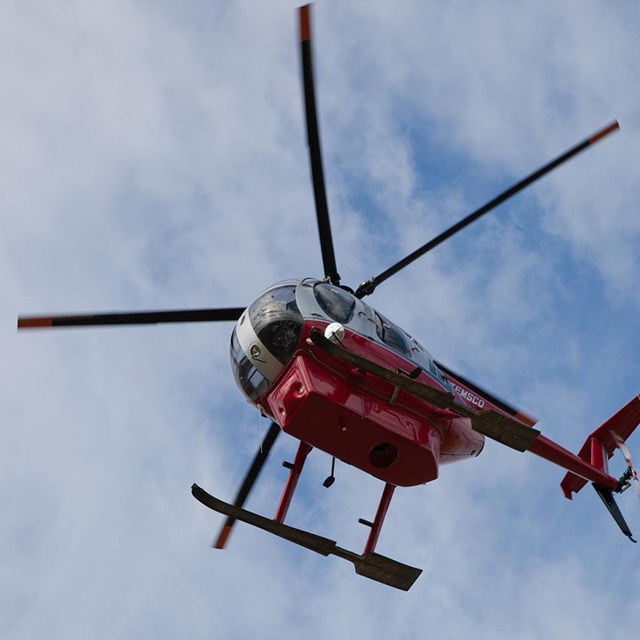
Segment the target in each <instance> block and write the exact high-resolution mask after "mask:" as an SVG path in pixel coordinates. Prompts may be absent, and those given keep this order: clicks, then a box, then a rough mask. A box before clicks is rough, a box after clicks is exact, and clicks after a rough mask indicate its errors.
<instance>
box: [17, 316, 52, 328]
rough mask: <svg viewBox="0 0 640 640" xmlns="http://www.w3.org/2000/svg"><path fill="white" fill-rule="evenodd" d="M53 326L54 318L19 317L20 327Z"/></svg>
mask: <svg viewBox="0 0 640 640" xmlns="http://www.w3.org/2000/svg"><path fill="white" fill-rule="evenodd" d="M52 326H53V318H18V329H42V328H45V327H52Z"/></svg>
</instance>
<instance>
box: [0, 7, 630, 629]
mask: <svg viewBox="0 0 640 640" xmlns="http://www.w3.org/2000/svg"><path fill="white" fill-rule="evenodd" d="M296 6H297V5H296V3H294V2H290V1H289V0H286V1H285V0H274V1H272V2H269V3H266V2H258V1H257V0H254V1H249V0H247V1H241V0H240V1H237V2H228V1H224V0H221V1H218V2H205V1H204V0H185V1H184V2H181V3H179V4H176V3H172V2H167V1H166V0H160V1H156V2H150V1H148V0H129V1H128V2H125V1H124V0H109V1H108V2H107V1H106V0H94V1H93V2H90V3H89V2H81V1H79V0H60V1H59V2H55V3H45V2H38V1H36V0H20V1H17V0H4V1H3V2H2V3H0V97H1V104H2V108H1V109H0V139H1V140H2V145H0V211H1V214H0V273H1V274H2V275H1V276H0V283H1V287H2V289H1V290H2V296H1V297H0V305H1V306H0V309H1V315H0V340H1V341H2V342H1V350H2V358H1V359H0V410H1V416H2V421H1V423H0V501H1V504H2V518H0V636H1V637H3V638H17V639H20V640H27V639H32V638H33V639H35V638H42V637H45V636H46V637H48V638H50V639H52V640H53V639H57V638H64V639H65V640H71V639H75V638H87V637H91V638H96V639H100V638H114V637H117V638H121V639H126V638H136V639H140V638H176V637H186V638H194V639H199V638H211V637H216V638H247V637H259V638H299V637H305V638H311V639H313V638H328V637H331V638H346V637H363V638H365V637H366V638H387V637H394V638H400V639H405V638H406V639H410V638H418V637H424V635H425V634H427V633H428V634H429V635H430V636H432V637H438V638H466V637H473V638H492V639H501V638H523V639H528V638H540V637H563V638H567V639H572V638H580V639H582V640H589V639H592V638H594V639H595V638H601V637H604V636H605V635H606V637H624V636H628V635H630V634H631V633H632V632H634V631H637V621H638V619H639V616H640V555H639V554H640V549H639V548H638V546H637V545H632V544H630V543H629V542H628V541H627V540H626V538H625V537H624V536H623V535H622V534H621V533H620V532H619V531H618V529H617V527H616V525H615V523H614V522H613V521H612V520H611V518H610V517H609V515H608V514H607V513H606V511H605V510H604V509H603V508H602V506H601V505H600V503H599V500H598V498H597V497H596V495H595V493H594V492H593V491H591V490H590V488H589V487H587V488H585V489H584V490H583V491H582V492H581V493H580V494H579V495H578V496H577V497H575V498H574V500H573V502H569V501H567V500H565V499H564V498H563V497H562V494H561V492H560V488H559V483H560V480H561V479H562V477H563V472H562V470H561V469H559V468H556V467H554V466H552V465H550V464H549V463H547V462H545V461H543V460H540V459H537V458H535V457H534V456H532V455H530V454H519V453H517V452H515V451H512V450H509V449H506V448H501V447H500V446H499V445H498V444H496V443H493V442H488V443H487V444H486V446H485V449H484V451H483V453H482V455H481V456H479V457H478V458H477V459H474V460H471V461H467V462H465V463H464V464H459V465H453V466H449V467H446V468H443V469H442V471H441V476H440V478H439V480H438V481H437V482H434V483H431V484H428V485H426V486H423V487H417V488H412V489H403V490H398V491H397V492H396V496H395V497H394V501H393V503H392V505H391V508H390V510H389V514H388V516H387V521H386V526H385V528H384V529H383V531H382V535H381V538H380V542H379V545H378V549H377V550H378V551H379V552H380V553H382V554H384V555H388V556H390V557H393V558H396V559H398V560H399V561H401V562H405V563H407V564H410V565H413V566H418V567H422V568H423V569H424V573H423V574H422V576H421V577H420V578H419V580H418V581H417V582H416V584H415V585H414V587H413V588H412V589H411V591H409V592H408V593H404V592H400V591H396V590H393V589H390V588H388V587H384V586H383V585H380V584H376V583H373V582H371V581H368V580H365V579H363V578H361V577H359V576H356V575H355V573H354V572H353V568H352V566H351V565H350V564H348V563H345V562H343V561H341V560H339V559H336V558H328V559H326V558H322V557H320V556H317V555H315V554H312V553H310V552H308V551H306V550H304V549H298V548H295V547H294V546H293V545H290V544H288V543H286V542H284V541H281V540H277V539H275V538H272V537H270V536H268V535H267V534H265V533H263V532H261V531H258V530H252V529H251V528H249V527H240V526H238V527H237V529H236V530H235V531H234V534H233V537H232V539H231V540H230V544H229V547H228V549H227V550H226V551H224V552H218V551H214V550H212V549H211V548H210V544H211V541H212V539H213V537H214V536H215V534H216V533H217V531H218V528H219V526H220V523H221V520H222V518H221V517H219V516H218V515H217V514H215V513H213V512H211V511H209V510H208V509H206V508H204V507H203V506H202V505H200V504H199V503H198V502H196V501H195V500H194V499H193V498H192V496H191V495H190V486H191V484H192V483H193V482H197V483H198V484H199V485H200V486H202V487H204V488H205V489H207V490H208V491H210V492H211V493H213V494H214V495H216V496H219V497H220V498H222V499H227V500H231V499H232V498H233V496H234V493H235V491H236V488H237V487H238V485H239V483H240V481H241V479H242V477H243V474H244V472H245V470H246V468H247V466H248V464H249V463H250V460H251V458H252V456H253V454H254V452H255V450H256V448H257V446H258V443H259V441H260V438H261V434H262V433H264V430H265V429H266V426H267V425H266V424H264V423H263V424H261V423H260V419H259V416H258V414H257V412H256V411H255V410H254V409H253V408H252V407H250V406H249V405H248V404H247V403H246V402H245V401H244V399H243V397H242V396H241V395H240V393H239V392H238V391H237V389H236V387H235V385H234V382H233V379H232V376H231V373H230V370H229V364H228V340H229V336H230V333H231V330H232V325H231V324H226V323H217V324H211V325H182V326H180V325H178V326H162V327H144V328H118V329H80V330H70V331H66V330H65V331H57V332H29V333H23V334H20V335H18V334H17V332H16V329H15V323H16V317H17V316H18V315H19V314H25V315H27V314H37V313H43V314H47V313H52V314H55V313H73V312H91V311H122V310H138V309H141V310H142V309H173V308H176V309H179V308H197V307H216V306H220V307H227V306H232V307H233V306H242V305H248V304H249V303H250V302H251V301H252V300H253V299H254V298H255V297H256V296H257V295H258V293H259V292H260V291H261V290H262V289H264V288H265V287H267V286H268V285H270V284H272V283H273V282H276V281H278V280H282V279H285V278H295V277H304V276H316V277H319V276H321V275H322V265H321V258H320V251H319V246H318V239H317V230H316V223H315V217H314V206H313V196H312V189H311V182H310V174H309V165H308V157H307V149H306V140H305V133H304V122H303V109H302V94H301V86H300V69H299V53H298V40H297V26H296V21H295V20H296V14H295V8H296ZM313 19H314V53H315V61H316V76H317V81H316V90H317V93H318V106H319V114H320V115H319V117H320V129H321V136H322V145H323V153H324V164H325V174H326V181H327V191H328V199H329V208H330V212H331V220H332V226H333V233H334V240H335V248H336V257H337V263H338V268H339V271H340V273H341V275H342V278H343V282H344V283H346V284H350V285H351V286H357V285H358V284H359V283H360V282H362V281H363V280H365V279H367V278H368V277H370V276H372V275H375V274H377V273H379V272H381V271H382V270H384V269H386V268H387V267H388V266H390V265H391V264H393V263H394V262H395V261H396V260H398V259H400V258H401V257H403V256H404V255H406V254H407V253H409V252H410V251H412V250H413V249H415V248H417V247H418V246H419V245H421V244H422V243H424V242H426V241H427V240H429V239H430V238H431V237H433V236H435V235H436V234H438V233H439V232H440V231H442V230H443V229H445V228H446V227H448V226H449V225H451V224H453V223H454V222H456V221H457V220H458V219H460V218H461V217H463V216H464V215H466V214H467V213H469V212H470V211H472V210H474V209H475V208H477V207H478V206H480V205H482V204H484V202H486V201H488V200H490V199H491V198H493V197H494V196H495V195H497V194H498V193H499V192H500V191H502V190H504V189H505V188H507V187H508V186H510V185H511V184H513V183H514V182H516V181H517V180H519V179H520V178H522V177H523V176H525V175H527V174H528V173H529V172H531V171H532V170H534V169H536V168H537V167H539V166H541V165H542V164H544V163H545V162H547V161H548V160H550V159H551V158H553V157H555V156H557V155H559V154H560V153H561V152H563V151H565V150H566V149H568V148H570V147H572V146H573V145H574V144H576V143H578V142H580V141H582V140H583V139H584V138H586V137H588V136H589V135H590V134H592V133H593V132H595V131H597V130H598V129H599V128H601V127H602V126H604V125H606V124H608V123H609V122H610V121H612V120H614V119H618V121H619V122H620V126H621V130H620V131H619V132H617V133H616V134H615V135H612V136H611V137H609V138H607V139H606V140H604V141H602V142H601V143H599V144H598V145H596V146H594V147H593V148H590V149H589V150H588V151H586V152H585V153H583V154H581V155H580V156H579V157H577V158H576V159H574V160H572V161H571V162H570V163H569V164H567V165H565V166H563V167H561V168H560V169H558V170H557V171H556V172H554V173H553V174H551V175H550V176H548V177H546V178H544V179H543V180H542V181H540V182H539V183H537V184H536V185H535V186H534V187H532V188H530V189H529V190H527V191H526V192H524V193H523V194H521V195H520V196H518V197H517V199H514V200H512V201H510V202H509V203H508V204H506V205H504V206H502V207H500V208H499V209H497V210H496V211H495V212H493V213H492V214H490V216H488V217H487V218H486V219H483V220H482V221H481V222H478V223H476V224H475V225H474V226H473V227H471V228H469V229H467V230H465V231H464V232H463V233H461V234H460V235H459V236H456V238H455V239H452V240H450V241H449V242H448V243H446V244H445V245H443V246H441V247H439V248H438V249H437V250H435V251H433V252H432V253H430V254H429V255H427V256H425V257H423V258H422V259H421V260H420V261H418V262H416V263H414V264H413V265H412V266H411V267H409V268H407V269H405V270H404V271H402V272H401V273H400V274H398V275H396V276H394V277H393V278H392V279H391V280H389V281H387V282H385V283H384V284H382V285H381V286H380V287H379V289H378V290H377V291H376V293H375V294H374V295H373V296H372V297H371V298H369V299H368V301H369V302H370V304H372V305H373V306H374V307H375V308H377V309H378V310H380V311H381V312H382V313H383V314H385V315H386V316H388V317H389V318H391V319H392V320H393V321H395V322H396V323H398V324H399V325H400V326H402V327H403V328H405V329H406V330H407V331H408V332H409V333H411V334H412V335H414V336H415V337H416V338H417V339H418V340H419V341H420V342H421V343H422V344H424V346H425V347H426V348H427V349H428V350H429V351H431V352H432V353H433V354H434V356H435V357H436V358H437V359H438V360H440V361H442V362H444V363H446V364H447V365H448V366H449V367H451V368H453V369H454V370H457V371H460V372H461V373H463V374H464V375H465V376H467V377H468V378H470V379H472V380H474V381H475V382H476V383H477V384H479V385H481V386H484V387H485V388H487V389H490V390H491V391H492V392H493V393H495V394H497V395H498V396H500V397H503V398H505V399H507V400H508V401H510V402H511V403H513V404H515V405H516V406H519V407H522V408H523V409H524V410H525V411H527V412H528V413H530V414H533V415H535V416H536V417H537V418H538V419H539V423H538V425H537V426H538V427H539V428H540V429H541V430H542V432H543V433H544V434H545V435H546V436H547V437H550V438H552V439H554V440H557V441H558V442H559V443H561V444H562V445H564V446H566V447H568V448H569V449H571V450H574V451H577V450H578V449H579V448H580V446H581V445H582V443H583V442H584V440H585V438H586V436H587V435H588V434H589V433H590V432H591V431H593V430H594V429H595V428H596V427H597V426H598V425H600V424H601V423H602V422H603V421H604V420H605V419H606V418H608V417H609V416H610V415H612V414H613V413H614V412H615V411H617V409H618V408H620V407H621V406H622V405H624V404H625V403H626V402H628V401H629V400H630V399H631V398H632V397H633V396H634V395H636V394H637V393H639V392H640V382H639V380H640V377H639V375H638V373H639V371H640V364H639V363H640V337H639V335H638V332H637V320H636V318H637V317H638V314H639V312H640V299H639V297H638V295H637V290H638V287H637V283H638V276H639V275H640V257H639V254H638V251H637V246H638V242H639V241H640V217H639V216H638V210H639V209H640V186H639V185H640V163H638V161H637V150H638V149H639V148H640V111H639V110H638V105H639V104H640V84H639V83H638V78H639V77H640V55H639V54H640V51H639V49H640V44H639V42H638V38H637V28H636V25H637V24H638V21H639V20H640V8H639V7H638V4H637V3H635V2H628V1H622V2H618V3H613V4H612V3H609V2H605V1H604V0H584V1H583V2H580V3H578V2H575V1H569V0H560V1H558V2H555V3H540V2H534V1H527V0H524V1H523V2H519V3H503V2H494V1H490V2H484V3H476V2H470V1H467V0H455V1H452V2H451V1H450V2H436V1H429V2H423V1H418V0H398V2H394V3H391V2H383V1H381V0H370V1H369V2H367V3H362V2H355V1H354V0H341V1H338V0H318V1H317V2H316V4H315V5H314V13H313ZM295 447H296V442H295V441H294V440H293V439H291V438H289V437H288V436H282V437H281V438H280V439H279V440H278V443H277V446H276V448H275V450H274V452H273V454H272V457H271V458H270V461H269V464H268V465H267V467H266V468H265V470H264V472H263V476H262V479H261V482H260V484H259V486H258V487H257V488H256V490H255V491H254V493H253V494H252V496H251V498H250V501H249V503H248V505H247V506H248V507H249V508H250V509H253V510H255V511H256V512H259V513H261V514H264V515H271V514H272V513H273V512H274V510H275V507H276V505H277V501H278V497H279V494H280V490H281V487H282V484H283V482H284V480H285V477H286V475H285V473H286V472H285V470H284V469H283V468H282V467H281V466H280V462H281V461H282V460H289V459H291V458H292V456H293V454H294V451H295ZM629 447H630V449H631V452H632V454H633V453H635V456H636V458H638V459H640V437H639V436H638V434H636V435H635V436H632V438H631V439H630V441H629ZM329 470H330V459H329V458H328V456H326V455H324V454H322V453H319V452H314V453H312V454H311V456H310V457H309V460H308V463H307V467H306V468H305V473H304V475H303V477H302V480H301V482H300V486H299V491H298V493H297V494H296V496H295V498H294V501H293V504H292V507H291V510H290V512H289V516H288V520H287V521H288V522H289V523H290V524H292V525H293V526H298V527H302V528H306V529H309V530H311V531H313V532H316V533H318V534H321V535H325V536H327V537H330V538H332V539H335V540H337V541H338V544H340V545H341V546H343V547H346V548H349V549H354V550H360V549H361V548H362V547H363V546H364V542H365V540H366V533H367V532H366V530H365V529H364V528H363V527H362V526H361V525H359V524H358V522H357V521H358V518H366V519H371V518H372V517H373V515H374V514H375V509H376V506H377V501H378V498H379V495H380V492H381V490H382V484H381V483H380V482H379V481H377V480H375V479H373V478H371V477H367V476H365V475H364V474H362V473H359V472H357V471H356V470H354V469H352V468H349V467H347V466H346V465H341V464H338V466H337V469H336V476H337V480H336V483H335V484H334V485H333V487H331V489H329V490H327V489H325V488H323V487H322V481H323V480H324V478H325V477H326V476H327V475H328V473H329ZM623 470H624V461H623V460H622V459H621V458H620V456H619V455H617V456H616V457H615V458H614V460H613V461H612V467H611V471H612V473H614V474H616V475H618V474H620V473H622V471H623ZM618 502H619V504H620V506H621V509H622V511H623V512H624V513H625V515H626V517H627V520H628V522H629V525H630V527H631V529H632V530H633V531H634V532H635V533H636V534H638V535H640V500H638V499H637V497H636V496H635V495H634V492H632V491H630V492H628V493H626V494H624V495H623V496H620V498H619V501H618Z"/></svg>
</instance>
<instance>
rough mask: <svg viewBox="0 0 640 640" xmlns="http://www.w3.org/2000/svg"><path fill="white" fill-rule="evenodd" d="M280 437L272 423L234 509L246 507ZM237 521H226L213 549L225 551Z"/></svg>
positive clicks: (235, 501) (229, 518) (239, 491)
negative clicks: (250, 494) (251, 492)
mask: <svg viewBox="0 0 640 640" xmlns="http://www.w3.org/2000/svg"><path fill="white" fill-rule="evenodd" d="M279 435H280V427H279V426H278V425H277V424H276V423H275V422H272V423H271V426H270V427H269V431H267V434H266V435H265V437H264V439H263V441H262V444H261V445H260V449H259V450H258V453H256V456H255V458H254V459H253V462H252V463H251V466H250V467H249V471H247V475H246V476H245V478H244V480H243V481H242V484H241V485H240V489H239V490H238V494H237V495H236V499H235V500H234V501H233V506H234V507H242V506H243V505H244V503H245V501H246V499H247V497H248V496H249V492H250V491H251V489H252V488H253V485H254V484H255V483H256V480H257V479H258V475H260V471H262V467H263V466H264V463H265V462H266V461H267V457H268V456H269V452H270V451H271V448H272V447H273V444H274V442H275V441H276V438H277V437H278V436H279ZM235 521H236V519H235V518H232V517H231V516H229V517H228V518H227V519H226V521H225V523H224V525H223V526H222V529H221V530H220V533H219V534H218V537H217V538H216V540H215V542H214V543H213V544H212V545H211V546H212V547H214V548H215V549H224V547H225V544H226V543H227V539H228V538H229V534H230V533H231V529H232V528H233V525H234V523H235Z"/></svg>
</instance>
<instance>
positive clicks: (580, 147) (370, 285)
mask: <svg viewBox="0 0 640 640" xmlns="http://www.w3.org/2000/svg"><path fill="white" fill-rule="evenodd" d="M619 128H620V125H619V124H618V122H617V121H616V122H612V123H611V124H609V125H607V126H606V127H604V128H603V129H601V130H600V131H597V132H596V133H594V134H593V135H592V136H590V137H589V138H587V139H586V140H583V141H582V142H580V143H579V144H577V145H576V146H575V147H573V148H571V149H569V151H566V152H565V153H563V154H562V155H560V156H558V157H557V158H555V160H551V162H548V163H547V164H545V165H544V166H542V167H540V168H539V169H538V170H537V171H534V172H533V173H532V174H530V175H528V176H527V177H526V178H523V179H522V180H520V182H517V183H516V184H514V185H513V186H512V187H510V188H509V189H507V190H506V191H503V192H502V193H501V194H500V195H499V196H496V197H495V198H494V199H493V200H491V201H490V202H487V204H485V205H484V206H482V207H480V208H479V209H477V210H476V211H474V212H473V213H470V214H469V215H468V216H467V217H466V218H463V219H462V220H460V222H458V223H457V224H454V225H453V226H452V227H449V229H447V230H446V231H444V232H443V233H441V234H440V235H439V236H436V237H435V238H433V240H430V241H429V242H427V243H426V244H424V245H422V246H421V247H420V248H419V249H416V250H415V251H414V252H413V253H411V254H409V255H408V256H407V257H406V258H404V259H403V260H400V261H399V262H397V263H396V264H394V265H393V266H392V267H389V268H388V269H387V270H386V271H383V272H382V273H381V274H380V275H377V276H375V277H374V278H371V279H370V280H367V281H366V282H363V283H362V284H361V285H360V286H359V287H358V289H357V291H356V296H357V297H358V298H363V297H364V296H368V295H371V294H372V293H373V292H374V290H375V289H376V287H377V286H378V285H379V284H381V283H382V282H384V281H385V280H387V279H388V278H390V277H391V276H392V275H395V274H396V273H398V271H400V269H404V268H405V267H406V266H408V265H409V264H411V263H412V262H413V261H414V260H417V259H418V258H420V257H421V256H423V255H424V254H425V253H427V251H431V249H434V248H435V247H437V246H438V245H439V244H441V243H442V242H444V241H445V240H447V239H448V238H450V237H451V236H452V235H454V234H456V233H458V231H461V230H462V229H464V228H465V227H467V226H468V225H470V224H471V223H472V222H475V221H476V220H477V219H478V218H480V217H481V216H483V215H484V214H485V213H489V211H491V210H492V209H495V208H496V207H497V206H498V205H500V204H502V203H503V202H505V201H506V200H508V199H509V198H511V197H513V196H514V195H516V193H518V192H519V191H522V189H524V188H525V187H528V186H529V185H530V184H532V183H533V182H535V181H536V180H539V179H540V178H542V176H544V175H546V174H547V173H549V172H550V171H553V169H555V168H556V167H558V166H560V165H561V164H563V163H564V162H566V161H567V160H569V159H570V158H573V156H575V155H577V154H578V153H580V152H581V151H584V150H585V149H586V148H587V147H589V146H591V145H592V144H595V143H596V142H598V141H599V140H601V139H602V138H604V137H605V136H608V135H609V134H610V133H613V132H614V131H615V130H616V129H619Z"/></svg>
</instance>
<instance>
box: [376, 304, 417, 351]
mask: <svg viewBox="0 0 640 640" xmlns="http://www.w3.org/2000/svg"><path fill="white" fill-rule="evenodd" d="M376 331H377V333H378V337H379V338H380V340H382V342H384V343H385V344H386V345H387V346H389V347H390V348H391V349H393V350H394V351H396V352H397V353H399V354H401V355H403V356H405V357H407V358H411V357H412V353H411V345H410V344H409V340H408V337H407V336H406V335H405V334H404V332H403V331H402V330H401V329H399V328H398V327H396V325H394V324H393V323H391V322H389V321H388V320H387V319H386V318H385V317H384V316H381V315H380V314H379V313H377V312H376Z"/></svg>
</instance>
